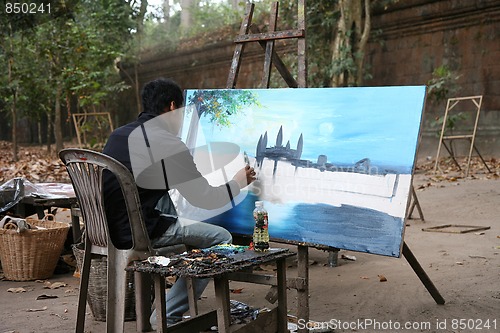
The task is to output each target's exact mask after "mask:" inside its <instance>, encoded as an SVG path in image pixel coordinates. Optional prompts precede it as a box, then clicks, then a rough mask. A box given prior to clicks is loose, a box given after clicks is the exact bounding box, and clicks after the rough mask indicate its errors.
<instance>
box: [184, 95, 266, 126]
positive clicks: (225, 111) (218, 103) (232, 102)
mask: <svg viewBox="0 0 500 333" xmlns="http://www.w3.org/2000/svg"><path fill="white" fill-rule="evenodd" d="M188 104H194V105H196V109H197V110H198V116H199V117H200V118H201V117H202V116H207V117H210V122H212V123H214V124H216V125H217V126H225V127H229V126H231V122H230V117H231V116H232V115H235V114H237V113H238V112H240V111H241V110H242V109H243V108H244V107H246V106H250V105H255V106H257V107H260V102H259V100H258V99H257V96H256V95H255V94H254V93H253V92H251V91H248V90H240V91H236V92H235V91H231V90H198V91H197V92H195V93H194V94H193V95H192V96H191V97H190V98H189V101H188Z"/></svg>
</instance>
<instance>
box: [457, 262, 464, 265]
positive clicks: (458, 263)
mask: <svg viewBox="0 0 500 333" xmlns="http://www.w3.org/2000/svg"><path fill="white" fill-rule="evenodd" d="M455 264H457V265H463V264H464V263H463V262H461V261H457V262H456V263H455Z"/></svg>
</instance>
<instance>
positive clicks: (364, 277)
mask: <svg viewBox="0 0 500 333" xmlns="http://www.w3.org/2000/svg"><path fill="white" fill-rule="evenodd" d="M359 278H360V279H363V280H370V278H369V277H368V276H360V277H359Z"/></svg>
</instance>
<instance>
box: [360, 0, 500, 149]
mask: <svg viewBox="0 0 500 333" xmlns="http://www.w3.org/2000/svg"><path fill="white" fill-rule="evenodd" d="M372 31H373V32H374V34H373V38H372V39H371V42H370V44H369V47H368V50H367V53H366V62H367V63H368V64H369V66H371V73H372V75H373V79H372V80H370V81H368V82H366V84H367V85H377V86H378V85H413V84H426V83H427V82H428V81H429V79H431V77H432V72H433V70H434V69H435V68H437V67H439V66H441V65H445V66H447V67H448V68H449V69H451V70H452V71H453V72H455V73H456V74H458V75H460V77H459V79H458V80H457V83H458V87H459V90H458V91H457V92H456V93H455V94H454V95H451V96H449V97H462V96H474V95H483V104H482V107H481V116H480V122H479V126H478V132H477V146H478V147H479V149H480V151H481V153H482V154H483V155H487V156H492V155H495V156H498V155H500V140H499V137H500V1H498V0H484V1H479V0H476V1H465V0H463V1H460V0H454V1H424V0H414V1H403V2H400V3H398V5H397V6H394V8H393V9H391V10H390V11H387V12H385V13H384V14H383V15H376V16H375V17H374V18H373V30H372ZM377 31H381V33H380V34H378V35H377V34H376V32H377ZM375 36H377V37H375ZM380 41H383V42H380ZM464 103H469V105H470V106H471V108H470V109H469V108H467V109H463V110H458V108H457V111H467V110H472V109H473V108H472V106H473V105H472V103H470V102H464ZM465 106H467V104H465ZM445 107H446V101H443V102H441V103H439V104H436V103H429V102H428V103H427V104H426V108H425V113H424V119H423V131H422V142H421V145H420V155H425V156H426V155H429V156H433V157H434V156H435V153H436V150H437V145H438V135H437V133H438V131H439V129H438V128H437V127H436V124H435V119H436V117H439V116H442V115H444V111H445ZM472 119H473V114H471V115H470V117H469V118H468V119H466V120H464V121H463V123H464V127H466V128H468V126H472V125H471V122H472ZM465 124H467V125H465ZM469 132H470V131H469ZM455 144H456V148H457V149H458V152H459V153H460V154H465V153H467V152H468V147H469V144H468V142H465V141H455Z"/></svg>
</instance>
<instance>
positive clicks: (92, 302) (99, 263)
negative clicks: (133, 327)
mask: <svg viewBox="0 0 500 333" xmlns="http://www.w3.org/2000/svg"><path fill="white" fill-rule="evenodd" d="M73 253H74V255H75V258H76V263H77V265H78V269H79V270H80V271H81V270H82V265H83V255H84V245H83V243H80V244H74V245H73ZM107 274H108V268H107V257H106V256H98V255H93V256H92V259H91V260H90V272H89V287H88V289H87V292H88V294H87V303H88V305H89V307H90V311H91V312H92V315H93V316H94V319H95V320H97V321H106V300H107V298H108V291H107ZM126 274H127V289H126V292H125V320H126V321H132V320H135V318H136V315H135V295H134V274H133V272H127V273H126Z"/></svg>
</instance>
